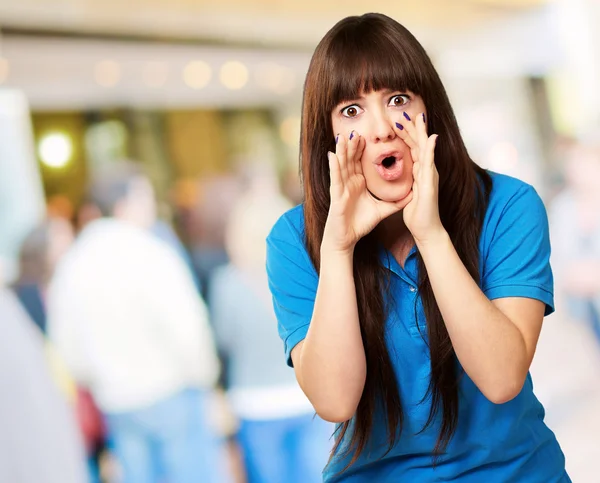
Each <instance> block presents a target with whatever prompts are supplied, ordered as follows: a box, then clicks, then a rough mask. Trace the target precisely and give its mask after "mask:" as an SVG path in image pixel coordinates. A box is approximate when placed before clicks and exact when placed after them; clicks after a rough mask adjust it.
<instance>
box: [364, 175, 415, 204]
mask: <svg viewBox="0 0 600 483" xmlns="http://www.w3.org/2000/svg"><path fill="white" fill-rule="evenodd" d="M367 187H368V189H369V191H370V192H371V194H372V195H373V196H374V197H375V198H377V199H378V200H381V201H389V202H394V203H395V202H396V201H402V200H403V199H404V198H406V197H407V196H408V195H409V194H410V192H411V189H412V180H410V182H407V181H403V182H399V183H398V182H397V183H385V184H382V183H377V184H376V186H373V187H372V188H371V186H367Z"/></svg>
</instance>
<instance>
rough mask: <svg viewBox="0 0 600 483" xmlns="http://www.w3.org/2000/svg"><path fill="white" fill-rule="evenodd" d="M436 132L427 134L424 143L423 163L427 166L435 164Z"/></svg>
mask: <svg viewBox="0 0 600 483" xmlns="http://www.w3.org/2000/svg"><path fill="white" fill-rule="evenodd" d="M437 138H438V135H437V134H432V135H431V136H429V138H428V139H427V141H426V143H425V156H424V157H423V158H424V159H423V164H424V165H425V166H427V167H428V168H431V167H433V166H434V165H435V145H436V144H437Z"/></svg>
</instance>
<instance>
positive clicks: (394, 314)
mask: <svg viewBox="0 0 600 483" xmlns="http://www.w3.org/2000/svg"><path fill="white" fill-rule="evenodd" d="M302 113H303V115H302V129H301V164H302V178H303V184H304V203H303V204H302V205H300V206H298V207H296V208H294V209H292V210H290V211H288V212H287V213H286V214H284V215H283V216H282V217H281V218H280V219H279V221H278V222H277V223H276V224H275V226H274V227H273V229H272V231H271V233H270V235H269V237H268V242H267V271H268V277H269V284H270V289H271V292H272V294H273V299H274V307H275V312H276V314H277V319H278V323H279V334H280V336H281V338H282V340H283V341H284V346H285V357H286V359H287V362H288V364H289V365H290V366H293V367H294V369H295V373H296V377H297V379H298V381H299V383H300V386H301V387H302V388H303V390H304V392H305V393H306V395H307V396H308V398H309V399H310V401H311V402H312V404H313V406H314V407H315V409H316V411H317V413H318V414H320V415H321V416H322V417H323V418H324V419H326V420H329V421H332V422H335V423H337V424H338V428H337V430H336V443H335V446H334V449H333V451H332V454H331V458H330V461H329V463H328V464H327V466H326V467H325V470H324V480H325V481H326V482H355V483H357V482H378V483H379V482H382V483H383V482H397V481H408V482H412V481H415V482H432V481H460V482H463V483H470V482H472V483H481V482H483V481H485V482H488V483H506V482H508V481H511V482H512V481H514V482H520V483H526V482H531V483H534V482H535V483H542V482H543V483H567V482H569V481H570V478H569V477H568V476H567V473H566V471H565V458H564V455H563V453H562V450H561V448H560V446H559V444H558V442H557V441H556V438H555V436H554V434H553V432H552V431H551V430H550V429H549V428H548V427H547V425H546V424H545V422H544V408H543V406H542V405H541V403H540V402H539V401H538V399H537V398H536V396H535V395H534V392H533V384H532V380H531V377H530V374H529V367H530V364H531V361H532V359H533V356H534V353H535V349H536V344H537V340H538V337H539V334H540V330H541V327H542V321H543V318H544V316H545V315H548V314H550V313H552V311H553V310H554V301H553V278H552V271H551V269H550V264H549V258H550V243H549V235H548V222H547V216H546V211H545V208H544V205H543V203H542V201H541V199H540V197H539V196H538V194H537V193H536V191H535V190H534V189H533V187H531V186H530V185H528V184H526V183H524V182H522V181H520V180H518V179H515V178H511V177H508V176H504V175H500V174H496V173H492V172H489V171H486V170H484V169H482V168H480V167H479V166H477V165H476V164H475V163H474V162H473V161H472V160H471V158H470V157H469V154H468V152H467V150H466V147H465V145H464V143H463V141H462V138H461V134H460V130H459V127H458V124H457V122H456V119H455V117H454V114H453V110H452V107H451V105H450V102H449V99H448V97H447V95H446V92H445V89H444V87H443V85H442V83H441V80H440V78H439V76H438V74H437V73H436V71H435V68H434V67H433V65H432V63H431V61H430V59H429V57H428V55H427V53H426V52H425V50H424V49H423V47H422V46H421V45H420V44H419V42H418V41H417V40H416V39H415V38H414V37H413V36H412V34H411V33H410V32H408V30H406V29H405V28H404V27H403V26H401V25H400V24H399V23H397V22H396V21H395V20H393V19H391V18H389V17H386V16H384V15H380V14H366V15H363V16H361V17H348V18H345V19H343V20H341V21H340V22H339V23H337V24H336V25H335V26H334V27H333V28H332V29H331V30H330V31H329V32H328V33H327V34H326V35H325V37H324V38H323V39H322V40H321V42H320V43H319V45H318V46H317V48H316V50H315V53H314V55H313V58H312V60H311V64H310V67H309V70H308V74H307V77H306V82H305V86H304V100H303V111H302ZM438 137H439V138H438Z"/></svg>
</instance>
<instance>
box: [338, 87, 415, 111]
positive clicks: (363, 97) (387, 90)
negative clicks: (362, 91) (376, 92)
mask: <svg viewBox="0 0 600 483" xmlns="http://www.w3.org/2000/svg"><path fill="white" fill-rule="evenodd" d="M380 90H381V92H383V93H384V95H385V94H388V95H389V94H391V93H392V92H401V93H403V94H405V93H408V91H403V90H401V89H390V88H389V87H386V88H385V89H380ZM364 99H365V96H357V97H353V98H352V99H346V100H342V101H340V102H338V103H337V104H336V106H341V105H342V104H348V103H352V102H355V101H362V100H364Z"/></svg>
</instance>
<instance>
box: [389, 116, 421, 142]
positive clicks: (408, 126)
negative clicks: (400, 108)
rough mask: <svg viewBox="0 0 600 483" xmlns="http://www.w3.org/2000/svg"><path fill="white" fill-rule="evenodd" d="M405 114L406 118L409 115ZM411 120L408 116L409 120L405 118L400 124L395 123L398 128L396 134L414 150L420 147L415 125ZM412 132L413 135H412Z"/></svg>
mask: <svg viewBox="0 0 600 483" xmlns="http://www.w3.org/2000/svg"><path fill="white" fill-rule="evenodd" d="M404 114H405V116H408V114H406V113H404ZM409 119H410V116H408V118H404V119H402V120H400V121H398V122H395V123H394V124H395V127H396V129H395V131H396V134H397V135H398V136H399V137H400V139H402V140H403V141H404V142H405V143H406V144H407V145H408V147H409V148H411V149H413V148H416V147H417V146H418V142H417V139H416V137H415V136H414V125H413V124H412V122H411V121H409ZM411 131H412V133H413V135H411Z"/></svg>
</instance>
